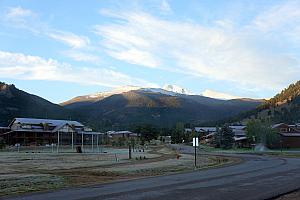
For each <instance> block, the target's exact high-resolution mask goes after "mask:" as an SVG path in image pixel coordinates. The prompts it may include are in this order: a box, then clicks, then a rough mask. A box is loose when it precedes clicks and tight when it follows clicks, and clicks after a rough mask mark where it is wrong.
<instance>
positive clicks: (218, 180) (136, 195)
mask: <svg viewBox="0 0 300 200" xmlns="http://www.w3.org/2000/svg"><path fill="white" fill-rule="evenodd" d="M184 148H185V147H184ZM184 150H190V149H184ZM233 156H237V157H241V158H243V159H244V162H242V163H240V164H238V165H232V166H227V167H223V168H216V169H209V170H203V171H195V172H190V173H183V174H175V175H168V176H159V177H151V178H144V179H138V180H131V181H126V182H117V183H110V184H101V185H96V186H90V187H81V188H71V189H64V190H60V191H55V192H49V193H37V194H31V195H25V196H19V197H14V198H8V199H9V200H45V199H53V200H98V199H101V200H117V199H122V200H128V199H130V200H132V199H143V200H148V199H149V200H152V199H153V200H154V199H163V200H169V199H170V200H171V199H172V200H174V199H176V200H181V199H189V200H190V199H191V200H192V199H209V200H212V199H213V200H214V199H216V200H218V199H220V200H227V199H228V200H234V199H243V200H251V199H269V198H272V197H274V196H277V195H280V194H283V193H286V192H289V191H292V190H295V189H297V188H299V187H300V159H298V158H278V157H270V156H257V155H233Z"/></svg>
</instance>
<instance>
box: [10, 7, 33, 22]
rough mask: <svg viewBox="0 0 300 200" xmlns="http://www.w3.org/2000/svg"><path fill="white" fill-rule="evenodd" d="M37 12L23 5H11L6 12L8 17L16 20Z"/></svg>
mask: <svg viewBox="0 0 300 200" xmlns="http://www.w3.org/2000/svg"><path fill="white" fill-rule="evenodd" d="M34 15H35V14H34V13H33V12H32V11H31V10H29V9H24V8H22V7H11V8H9V9H8V11H7V13H6V17H7V18H10V19H14V20H18V19H20V18H23V17H29V16H34Z"/></svg>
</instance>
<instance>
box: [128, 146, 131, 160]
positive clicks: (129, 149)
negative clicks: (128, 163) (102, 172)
mask: <svg viewBox="0 0 300 200" xmlns="http://www.w3.org/2000/svg"><path fill="white" fill-rule="evenodd" d="M128 154H129V155H128V156H129V159H131V144H129V146H128Z"/></svg>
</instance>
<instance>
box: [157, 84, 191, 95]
mask: <svg viewBox="0 0 300 200" xmlns="http://www.w3.org/2000/svg"><path fill="white" fill-rule="evenodd" d="M163 89H164V90H167V91H170V92H174V93H178V94H185V95H189V94H190V93H189V92H188V91H187V89H185V88H182V87H180V86H177V85H165V86H164V87H163Z"/></svg>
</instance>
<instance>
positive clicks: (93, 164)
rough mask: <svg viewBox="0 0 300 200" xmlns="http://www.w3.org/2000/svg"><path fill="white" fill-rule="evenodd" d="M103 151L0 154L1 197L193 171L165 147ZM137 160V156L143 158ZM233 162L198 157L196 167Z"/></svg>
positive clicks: (185, 158)
mask: <svg viewBox="0 0 300 200" xmlns="http://www.w3.org/2000/svg"><path fill="white" fill-rule="evenodd" d="M111 152H114V153H109V152H108V153H106V154H98V153H94V154H75V153H61V154H55V153H39V154H36V153H35V154H32V153H16V152H6V153H5V152H1V153H0V169H1V171H0V196H6V195H15V194H19V193H26V192H35V191H46V190H55V189H59V188H64V187H72V186H81V185H91V184H99V183H107V182H111V181H116V180H127V179H132V178H139V177H146V176H155V175H163V174H171V173H178V172H183V171H189V170H193V169H194V166H193V163H194V160H193V159H194V157H193V156H192V155H187V154H181V157H180V158H179V159H177V158H176V155H177V152H175V151H173V150H171V149H169V148H166V147H164V146H158V147H152V148H150V149H149V150H147V151H145V152H133V154H132V158H133V159H131V160H129V159H128V155H127V152H128V150H127V149H118V152H119V153H118V154H117V157H118V162H116V157H115V152H116V151H115V149H111ZM144 157H146V159H142V160H140V158H144ZM230 162H234V160H231V159H228V158H221V157H215V156H207V155H206V156H203V155H202V156H199V157H198V162H197V164H198V166H199V168H208V167H212V166H219V165H222V164H224V163H230Z"/></svg>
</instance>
